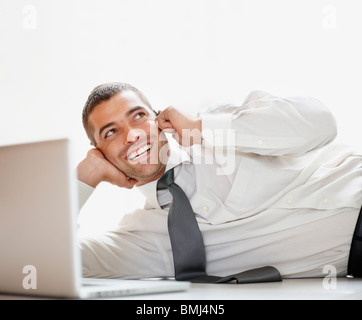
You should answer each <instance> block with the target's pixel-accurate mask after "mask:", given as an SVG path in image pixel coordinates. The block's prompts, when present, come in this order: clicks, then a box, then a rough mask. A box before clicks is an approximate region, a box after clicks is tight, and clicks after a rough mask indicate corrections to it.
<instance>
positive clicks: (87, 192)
mask: <svg viewBox="0 0 362 320" xmlns="http://www.w3.org/2000/svg"><path fill="white" fill-rule="evenodd" d="M94 190H95V188H93V187H91V186H90V185H88V184H86V183H84V182H82V181H80V180H78V197H79V198H78V200H79V201H78V203H79V209H81V208H82V207H83V206H84V204H85V203H86V202H87V200H88V199H89V197H90V196H91V195H92V193H93V191H94Z"/></svg>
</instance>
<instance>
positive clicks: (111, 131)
mask: <svg viewBox="0 0 362 320" xmlns="http://www.w3.org/2000/svg"><path fill="white" fill-rule="evenodd" d="M115 132H116V130H114V129H111V130H108V131H107V133H106V135H105V136H104V137H105V138H108V137H110V136H112V135H113V134H114V133H115Z"/></svg>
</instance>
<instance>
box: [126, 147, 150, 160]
mask: <svg viewBox="0 0 362 320" xmlns="http://www.w3.org/2000/svg"><path fill="white" fill-rule="evenodd" d="M151 147H152V145H151V144H146V145H144V146H143V147H141V148H139V149H137V150H136V151H133V152H132V153H130V154H129V155H128V156H127V159H128V160H131V161H132V160H137V159H138V158H141V157H142V156H144V155H146V154H147V153H148V151H149V150H150V149H151Z"/></svg>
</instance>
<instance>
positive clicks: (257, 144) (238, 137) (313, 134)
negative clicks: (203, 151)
mask: <svg viewBox="0 0 362 320" xmlns="http://www.w3.org/2000/svg"><path fill="white" fill-rule="evenodd" d="M201 118H202V135H203V140H204V142H205V144H206V145H209V146H218V147H235V148H236V149H238V150H239V151H242V152H246V153H256V154H261V155H276V156H278V155H298V154H303V153H305V152H308V151H310V150H312V149H315V148H318V147H321V146H323V145H325V144H327V143H328V142H330V141H331V140H333V139H334V138H335V136H336V133H337V129H336V123H335V119H334V118H333V116H332V114H331V113H330V112H329V110H328V109H327V108H326V107H325V106H323V104H322V103H320V102H319V101H318V100H316V99H312V98H293V99H281V98H277V97H273V96H270V95H268V94H266V93H263V92H253V93H251V94H250V95H249V97H248V98H247V99H246V101H245V103H244V104H243V105H242V106H240V107H234V106H225V107H219V108H215V109H213V110H209V112H207V113H203V114H201ZM231 136H233V138H232V139H231Z"/></svg>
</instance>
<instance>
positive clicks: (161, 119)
mask: <svg viewBox="0 0 362 320" xmlns="http://www.w3.org/2000/svg"><path fill="white" fill-rule="evenodd" d="M172 109H173V108H172V107H167V108H166V109H165V110H163V111H161V110H159V111H158V116H157V117H156V119H155V121H156V122H157V125H158V127H159V128H160V129H161V130H164V131H165V132H168V133H173V131H174V130H175V127H174V126H173V124H172V119H171V118H172V112H173V111H172Z"/></svg>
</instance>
